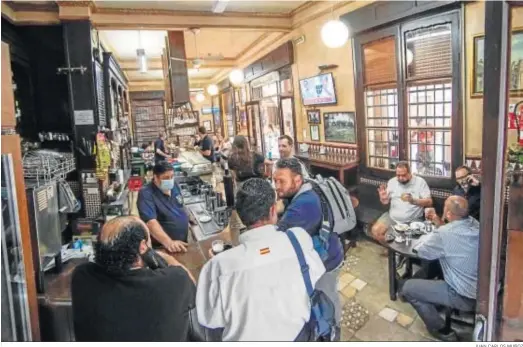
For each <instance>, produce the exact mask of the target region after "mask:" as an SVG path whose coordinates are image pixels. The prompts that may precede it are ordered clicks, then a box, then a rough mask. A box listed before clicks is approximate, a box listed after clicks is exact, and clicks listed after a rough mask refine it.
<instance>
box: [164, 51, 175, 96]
mask: <svg viewBox="0 0 523 347" xmlns="http://www.w3.org/2000/svg"><path fill="white" fill-rule="evenodd" d="M168 59H169V58H168V57H167V50H166V49H165V48H164V49H163V54H162V70H163V83H164V90H165V102H166V103H167V105H168V106H171V105H172V103H173V101H172V92H171V79H170V77H169V61H168Z"/></svg>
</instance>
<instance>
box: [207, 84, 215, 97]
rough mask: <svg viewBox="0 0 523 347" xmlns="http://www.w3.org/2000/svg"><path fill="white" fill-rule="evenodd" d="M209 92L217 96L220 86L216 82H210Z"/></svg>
mask: <svg viewBox="0 0 523 347" xmlns="http://www.w3.org/2000/svg"><path fill="white" fill-rule="evenodd" d="M207 93H209V95H210V96H215V95H217V94H218V86H217V85H216V84H210V85H209V86H208V87H207Z"/></svg>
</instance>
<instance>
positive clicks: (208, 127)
mask: <svg viewBox="0 0 523 347" xmlns="http://www.w3.org/2000/svg"><path fill="white" fill-rule="evenodd" d="M203 126H204V127H205V130H207V132H212V124H211V121H210V120H204V121H203Z"/></svg>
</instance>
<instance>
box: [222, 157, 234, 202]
mask: <svg viewBox="0 0 523 347" xmlns="http://www.w3.org/2000/svg"><path fill="white" fill-rule="evenodd" d="M223 190H224V193H225V200H226V202H227V206H228V207H234V182H233V178H232V175H231V173H230V172H229V164H228V163H227V161H224V162H223Z"/></svg>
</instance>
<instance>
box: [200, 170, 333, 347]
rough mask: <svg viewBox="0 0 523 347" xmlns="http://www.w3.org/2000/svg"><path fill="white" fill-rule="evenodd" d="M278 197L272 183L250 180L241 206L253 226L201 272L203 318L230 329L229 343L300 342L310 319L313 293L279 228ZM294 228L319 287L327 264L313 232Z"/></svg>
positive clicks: (227, 332)
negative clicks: (297, 339)
mask: <svg viewBox="0 0 523 347" xmlns="http://www.w3.org/2000/svg"><path fill="white" fill-rule="evenodd" d="M275 201H276V196H275V193H274V190H273V189H272V187H271V185H270V183H268V182H267V181H265V180H263V179H260V178H253V179H250V180H248V181H247V182H245V184H244V185H243V187H242V188H241V189H240V190H239V191H238V193H237V195H236V210H237V211H238V214H239V215H240V218H241V219H242V221H243V223H244V224H245V225H246V226H247V230H245V231H243V232H242V233H241V234H240V245H239V246H237V247H234V248H232V249H230V250H227V251H224V252H223V253H220V254H218V255H216V256H214V257H213V258H212V259H211V260H210V261H209V262H208V263H207V264H205V265H204V267H203V269H202V272H201V273H200V277H199V280H198V290H197V294H196V302H197V311H198V319H199V322H200V324H202V325H203V326H206V327H208V328H224V332H223V341H294V340H295V339H296V338H297V337H298V335H299V334H300V332H301V331H302V329H303V328H304V326H305V324H306V323H307V322H308V321H309V317H310V303H309V296H308V294H307V290H306V288H305V285H304V282H303V277H302V274H301V270H300V265H299V262H298V258H297V256H296V253H295V251H294V249H293V247H292V244H291V242H290V241H289V238H288V236H287V235H286V234H285V233H283V232H280V231H278V230H277V229H276V226H275V224H276V219H277V217H276V205H275ZM292 232H293V233H294V235H295V236H296V238H297V239H298V242H299V243H300V245H301V248H302V249H303V253H304V257H305V260H306V262H307V264H308V265H309V271H310V278H311V282H312V285H313V286H314V284H315V283H316V281H317V280H318V278H320V277H321V275H322V274H323V273H324V272H325V268H324V266H323V264H322V262H321V260H320V258H319V256H318V254H317V253H316V251H315V250H314V248H313V245H312V240H311V238H310V236H309V235H308V234H307V232H306V231H305V230H303V229H301V228H293V229H292ZM305 330H306V329H304V331H305Z"/></svg>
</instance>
